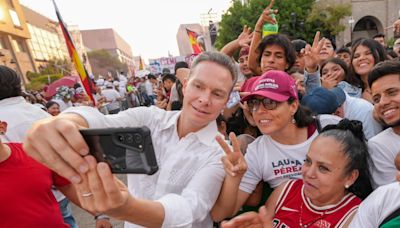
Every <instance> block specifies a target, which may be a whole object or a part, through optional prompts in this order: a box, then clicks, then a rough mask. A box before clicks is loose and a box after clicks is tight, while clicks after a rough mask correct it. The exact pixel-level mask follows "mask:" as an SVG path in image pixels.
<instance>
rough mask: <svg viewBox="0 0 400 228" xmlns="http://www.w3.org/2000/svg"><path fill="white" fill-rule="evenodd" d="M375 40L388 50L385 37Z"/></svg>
mask: <svg viewBox="0 0 400 228" xmlns="http://www.w3.org/2000/svg"><path fill="white" fill-rule="evenodd" d="M374 40H375V41H378V43H380V44H381V45H382V46H383V47H384V48H386V44H385V38H384V37H375V38H374Z"/></svg>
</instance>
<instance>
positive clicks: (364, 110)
mask: <svg viewBox="0 0 400 228" xmlns="http://www.w3.org/2000/svg"><path fill="white" fill-rule="evenodd" d="M301 104H302V105H305V106H307V107H308V108H310V109H311V110H312V111H313V112H314V113H315V114H334V115H337V116H339V117H341V118H347V119H350V120H359V121H361V122H362V123H363V131H364V134H365V137H366V138H367V139H370V138H372V137H374V136H375V135H377V134H378V133H379V132H381V131H382V126H381V125H380V124H379V122H378V121H376V120H375V119H374V118H373V109H374V106H372V105H371V103H369V102H368V101H366V100H364V99H360V98H356V97H351V96H349V95H348V94H346V93H345V92H344V91H343V90H342V89H341V88H339V87H334V88H333V89H331V90H328V89H325V88H323V87H317V88H315V89H313V90H312V91H311V92H310V93H308V94H307V95H306V96H304V97H303V99H302V100H301Z"/></svg>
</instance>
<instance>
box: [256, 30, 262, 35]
mask: <svg viewBox="0 0 400 228" xmlns="http://www.w3.org/2000/svg"><path fill="white" fill-rule="evenodd" d="M254 32H258V33H260V34H262V32H261V31H260V30H254Z"/></svg>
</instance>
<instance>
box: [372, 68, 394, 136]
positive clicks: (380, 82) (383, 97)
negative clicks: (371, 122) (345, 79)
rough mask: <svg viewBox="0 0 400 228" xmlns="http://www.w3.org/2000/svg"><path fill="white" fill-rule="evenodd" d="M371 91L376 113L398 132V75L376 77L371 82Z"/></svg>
mask: <svg viewBox="0 0 400 228" xmlns="http://www.w3.org/2000/svg"><path fill="white" fill-rule="evenodd" d="M371 93H372V101H373V103H374V108H375V112H376V114H377V115H378V116H379V118H380V119H382V120H383V122H384V123H385V124H387V125H388V126H390V127H393V130H394V131H395V132H396V133H397V134H400V75H399V74H389V75H386V76H384V77H381V78H379V79H377V80H376V81H374V82H373V83H372V86H371Z"/></svg>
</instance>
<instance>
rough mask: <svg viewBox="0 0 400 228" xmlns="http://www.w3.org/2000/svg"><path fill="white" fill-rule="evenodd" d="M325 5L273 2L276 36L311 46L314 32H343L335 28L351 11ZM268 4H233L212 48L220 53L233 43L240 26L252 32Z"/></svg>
mask: <svg viewBox="0 0 400 228" xmlns="http://www.w3.org/2000/svg"><path fill="white" fill-rule="evenodd" d="M325 2H326V1H325V0H321V1H319V3H316V1H315V0H276V1H275V5H274V7H273V9H278V10H279V13H278V14H277V16H276V18H277V21H278V24H279V32H280V33H283V34H286V35H288V36H289V37H290V38H292V39H297V38H300V39H305V40H306V41H308V42H312V40H313V38H314V35H315V32H316V31H321V33H322V34H330V35H336V34H338V33H339V32H340V31H343V30H344V27H343V26H338V25H339V20H340V19H342V18H343V17H344V16H348V15H351V7H349V5H343V4H327V3H325ZM268 4H269V1H267V0H249V1H248V3H247V4H242V2H241V1H240V0H233V2H232V6H231V7H230V8H229V9H228V10H227V12H226V13H225V14H223V15H222V20H221V22H220V24H219V31H218V37H217V40H216V44H215V46H216V48H217V49H220V48H222V47H223V46H224V45H225V44H227V43H228V42H230V41H232V40H234V39H236V38H237V36H238V35H239V34H240V33H241V31H242V28H243V26H244V25H248V26H250V27H252V28H253V29H254V26H255V24H256V22H257V20H258V18H259V16H260V14H261V13H262V11H263V10H264V9H265V7H267V6H268ZM319 12H321V13H323V14H319Z"/></svg>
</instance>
